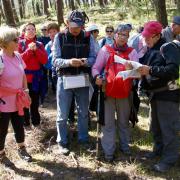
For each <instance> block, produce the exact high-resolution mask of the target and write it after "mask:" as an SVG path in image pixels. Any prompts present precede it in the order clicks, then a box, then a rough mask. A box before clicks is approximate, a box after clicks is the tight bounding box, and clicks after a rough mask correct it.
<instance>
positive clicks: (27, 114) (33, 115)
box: [24, 83, 40, 126]
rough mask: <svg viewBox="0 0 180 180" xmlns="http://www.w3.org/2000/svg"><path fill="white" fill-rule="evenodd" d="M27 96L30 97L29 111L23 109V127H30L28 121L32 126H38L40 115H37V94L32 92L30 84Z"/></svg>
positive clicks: (29, 84)
mask: <svg viewBox="0 0 180 180" xmlns="http://www.w3.org/2000/svg"><path fill="white" fill-rule="evenodd" d="M28 89H29V95H30V97H31V106H30V109H26V108H25V109H24V125H25V126H29V125H30V119H31V122H32V124H33V125H34V126H37V125H39V124H40V114H39V110H38V108H39V92H35V91H33V90H32V83H28Z"/></svg>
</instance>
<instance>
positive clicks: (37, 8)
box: [36, 1, 42, 16]
mask: <svg viewBox="0 0 180 180" xmlns="http://www.w3.org/2000/svg"><path fill="white" fill-rule="evenodd" d="M36 11H37V14H38V16H41V15H42V13H41V10H40V6H39V2H37V1H36Z"/></svg>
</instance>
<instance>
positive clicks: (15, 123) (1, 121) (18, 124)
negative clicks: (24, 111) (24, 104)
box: [0, 112, 25, 151]
mask: <svg viewBox="0 0 180 180" xmlns="http://www.w3.org/2000/svg"><path fill="white" fill-rule="evenodd" d="M10 120H11V124H12V127H13V129H14V135H15V139H16V142H17V143H23V142H24V137H25V135H24V127H23V125H24V118H23V116H19V115H18V112H10V113H4V112H1V113H0V151H2V150H3V149H4V144H5V139H6V135H7V133H8V126H9V121H10Z"/></svg>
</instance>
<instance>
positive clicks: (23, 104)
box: [0, 87, 31, 116]
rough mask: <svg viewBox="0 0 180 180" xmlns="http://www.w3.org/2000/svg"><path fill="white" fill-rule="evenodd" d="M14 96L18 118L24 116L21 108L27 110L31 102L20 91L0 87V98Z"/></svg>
mask: <svg viewBox="0 0 180 180" xmlns="http://www.w3.org/2000/svg"><path fill="white" fill-rule="evenodd" d="M13 94H16V105H17V109H18V114H19V115H20V116H23V115H24V110H23V108H29V107H30V104H31V100H30V99H29V97H28V95H27V94H26V93H25V92H24V91H23V90H22V89H11V88H7V87H0V98H3V97H6V96H10V95H13Z"/></svg>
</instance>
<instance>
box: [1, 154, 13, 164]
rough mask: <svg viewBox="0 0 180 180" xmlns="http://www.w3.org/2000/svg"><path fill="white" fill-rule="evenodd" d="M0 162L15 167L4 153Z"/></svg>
mask: <svg viewBox="0 0 180 180" xmlns="http://www.w3.org/2000/svg"><path fill="white" fill-rule="evenodd" d="M0 163H1V164H3V165H4V166H5V167H14V166H15V165H14V163H13V162H11V161H10V160H9V158H7V156H6V154H5V153H3V154H1V155H0Z"/></svg>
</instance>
